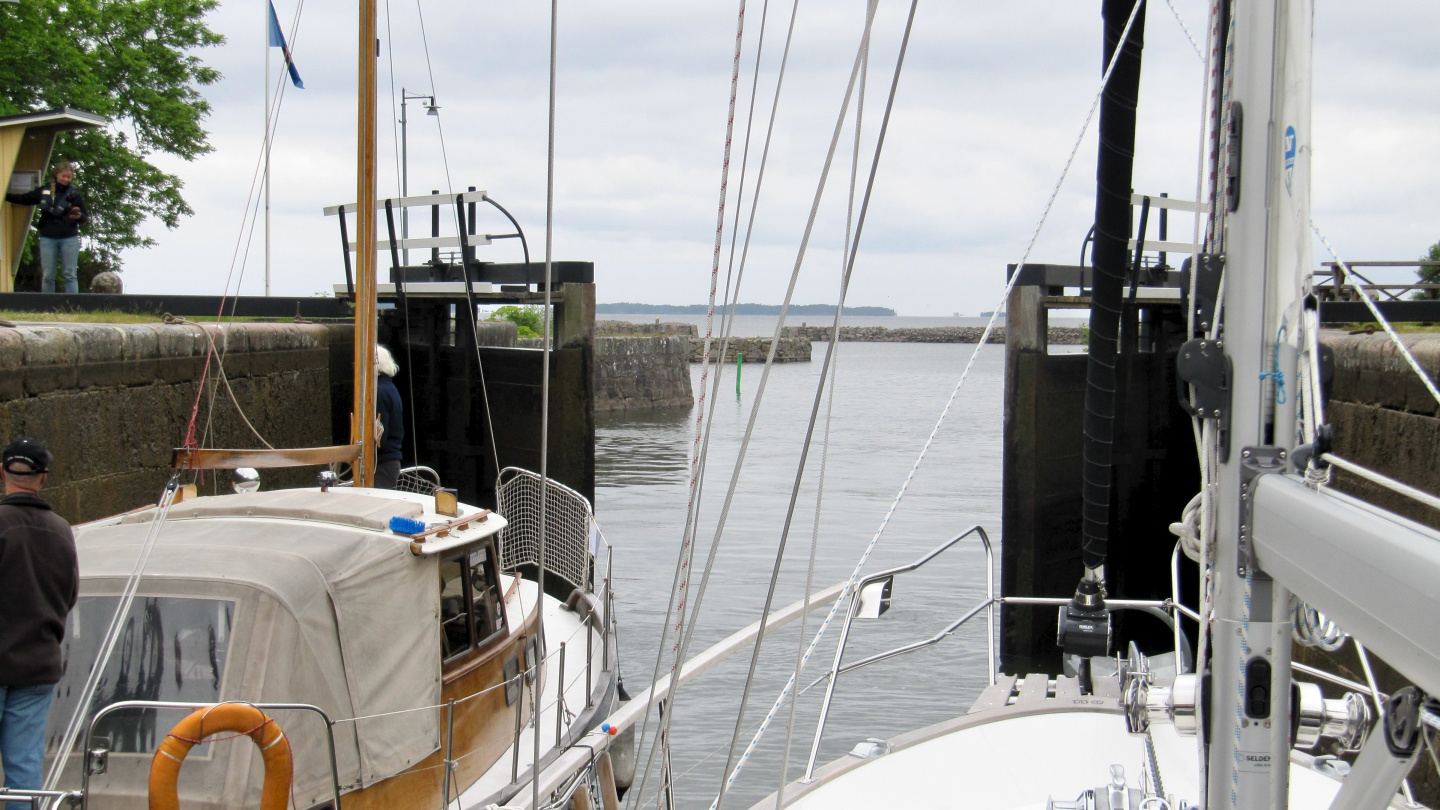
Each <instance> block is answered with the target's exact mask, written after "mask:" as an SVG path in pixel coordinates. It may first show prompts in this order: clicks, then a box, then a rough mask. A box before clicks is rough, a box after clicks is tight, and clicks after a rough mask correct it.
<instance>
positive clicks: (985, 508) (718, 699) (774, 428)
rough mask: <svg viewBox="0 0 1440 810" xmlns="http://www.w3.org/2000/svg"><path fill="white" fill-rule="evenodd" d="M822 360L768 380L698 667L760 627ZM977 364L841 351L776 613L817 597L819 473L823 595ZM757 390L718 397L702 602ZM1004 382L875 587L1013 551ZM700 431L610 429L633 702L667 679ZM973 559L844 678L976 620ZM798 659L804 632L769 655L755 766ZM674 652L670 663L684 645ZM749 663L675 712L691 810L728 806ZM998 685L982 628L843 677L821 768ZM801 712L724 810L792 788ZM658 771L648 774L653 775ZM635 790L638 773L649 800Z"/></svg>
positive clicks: (981, 399)
mask: <svg viewBox="0 0 1440 810" xmlns="http://www.w3.org/2000/svg"><path fill="white" fill-rule="evenodd" d="M876 320H889V321H891V322H894V321H896V320H910V319H894V318H890V319H876ZM965 320H970V319H965ZM952 322H953V319H952ZM771 323H772V325H773V320H771ZM772 328H773V326H772ZM737 333H743V332H742V330H737ZM824 348H825V344H824V343H817V344H816V345H815V358H816V360H815V361H814V362H811V363H799V364H790V365H777V366H775V367H774V369H773V371H772V372H771V375H770V379H769V382H768V384H767V387H766V391H765V395H764V399H763V402H762V405H761V408H760V412H759V416H758V419H757V423H756V428H755V433H754V437H753V439H752V440H751V443H750V446H749V452H748V457H747V459H746V463H745V466H744V469H743V470H742V472H741V473H740V476H739V479H738V483H737V485H736V487H735V494H734V501H733V506H732V508H731V510H730V514H729V518H728V523H727V525H726V527H725V530H724V533H723V535H722V536H721V538H720V545H719V549H718V552H717V555H716V562H715V566H714V571H713V573H712V575H711V578H710V581H709V584H708V587H707V590H706V593H705V596H704V599H703V604H702V611H701V616H700V619H699V623H698V628H697V630H696V632H695V640H694V642H693V644H692V647H691V650H690V654H691V655H694V654H696V653H698V652H700V651H701V650H703V649H705V648H706V647H708V646H710V645H711V644H713V643H714V642H716V641H718V640H720V639H722V638H724V637H725V636H727V635H729V634H730V633H732V632H734V631H735V630H737V629H739V628H741V627H743V626H745V625H746V624H748V623H750V622H753V621H755V620H756V619H757V618H758V617H759V615H760V612H761V609H762V607H763V602H764V598H765V593H766V590H767V587H768V584H769V579H770V574H771V569H772V566H773V564H774V559H775V554H776V548H777V545H778V543H779V539H780V535H781V531H782V526H783V523H784V516H785V511H786V505H787V502H788V500H789V498H790V493H791V488H792V485H793V482H794V479H795V471H796V466H797V463H798V456H799V452H800V448H801V444H802V441H803V438H804V432H805V424H806V421H807V420H808V418H809V414H810V409H811V404H812V402H813V401H814V396H815V387H816V383H817V381H818V378H819V374H820V367H821V362H820V358H821V357H822V353H823V350H824ZM973 348H974V347H973V346H971V345H964V344H956V345H945V344H875V343H845V344H842V345H841V351H840V355H839V360H838V364H839V366H838V367H839V378H838V384H837V386H836V390H835V405H834V418H833V421H832V424H831V435H830V442H829V446H828V449H826V448H824V447H823V445H822V441H821V440H822V438H823V415H824V404H823V403H822V406H821V416H822V423H821V426H820V427H818V428H817V431H816V439H815V443H814V445H813V447H812V452H811V455H810V464H809V467H808V469H807V472H806V475H805V480H804V482H803V484H802V486H801V489H800V497H799V501H798V506H797V508H796V512H795V516H794V520H793V524H792V529H791V532H790V535H789V545H788V548H787V551H786V555H785V561H784V565H783V567H782V572H781V576H780V580H779V584H778V589H777V597H776V603H775V604H776V607H777V608H778V607H779V606H782V605H786V604H789V603H791V602H793V601H795V600H797V599H798V598H799V596H800V594H801V592H802V590H803V587H804V582H805V577H806V568H807V564H808V561H809V559H810V553H811V538H812V533H813V530H814V526H815V524H816V518H815V514H816V510H815V507H816V492H817V488H816V486H815V482H816V481H817V479H818V478H819V471H820V462H821V459H822V457H823V458H824V459H825V470H826V480H825V488H824V496H823V508H822V511H821V513H820V517H819V532H818V538H819V539H818V548H817V550H816V552H815V573H814V583H815V585H814V589H815V590H818V589H819V588H821V587H824V586H827V585H830V584H832V583H835V582H838V581H841V580H843V579H845V578H847V577H848V576H849V574H850V571H851V569H852V568H853V567H854V565H855V563H856V561H857V559H858V558H859V555H860V553H861V552H862V550H863V549H864V547H865V546H866V544H867V543H868V542H869V541H870V538H871V536H872V535H873V534H874V533H875V531H876V529H877V527H879V525H880V523H881V521H882V519H883V517H884V515H885V512H886V509H887V508H888V507H889V505H890V502H891V501H892V499H893V498H894V496H895V493H896V492H897V491H898V489H899V487H900V485H901V483H902V482H903V481H904V479H905V476H906V474H907V472H908V471H909V469H910V466H911V464H912V463H913V462H914V460H915V458H916V456H917V455H918V453H919V451H920V448H921V447H922V446H923V444H924V442H925V438H926V436H927V435H928V434H929V433H930V430H931V428H932V427H933V426H934V424H935V422H936V419H937V417H938V416H939V414H940V411H941V410H942V408H943V407H944V405H945V402H946V400H947V399H948V398H949V397H950V394H951V391H952V389H953V388H954V386H955V382H956V380H957V379H958V378H959V376H960V372H961V370H962V369H963V368H964V365H965V363H966V361H967V360H968V359H969V357H970V354H971V352H972V350H973ZM761 371H762V366H761V365H759V364H755V365H747V366H746V367H745V369H744V371H743V379H742V385H741V390H740V393H739V395H738V396H737V394H736V390H735V378H734V369H733V367H732V368H729V369H726V371H725V377H724V379H723V380H722V381H721V384H720V394H719V398H718V400H719V401H718V406H717V407H716V409H715V417H714V431H713V436H712V439H711V450H710V462H709V472H708V479H707V481H706V486H705V492H704V495H703V500H702V509H701V524H700V525H701V531H700V532H699V533H698V541H699V543H700V550H699V552H698V553H697V555H696V560H697V562H696V580H695V584H692V593H693V592H694V590H695V588H696V587H697V585H698V577H699V572H700V570H702V569H703V561H704V558H705V554H706V553H707V551H708V549H709V547H710V544H711V541H712V540H713V539H714V537H715V527H716V521H717V517H718V515H719V512H720V508H721V505H722V503H723V501H724V499H725V495H726V491H727V488H728V487H729V484H730V478H731V472H732V470H733V469H734V466H735V459H736V456H737V452H738V449H739V443H740V439H741V436H742V435H743V433H744V430H745V424H746V421H747V420H748V419H749V417H750V412H751V408H752V405H753V404H754V402H755V400H756V395H757V391H758V389H759V385H760V381H761ZM692 373H693V375H694V382H695V384H696V386H697V393H698V385H699V376H700V369H699V367H692ZM712 382H713V380H712ZM1002 383H1003V355H1002V352H1001V350H1000V347H998V346H991V347H987V348H986V349H985V351H983V352H982V353H981V355H980V358H979V360H978V361H977V363H976V365H975V368H974V369H973V370H972V372H971V375H970V378H969V379H967V380H966V382H965V386H964V388H963V389H962V390H961V393H960V396H959V397H958V398H957V399H956V401H955V403H954V406H953V407H952V409H951V411H950V414H949V417H948V418H947V420H946V422H945V425H944V426H943V428H942V429H941V431H940V433H939V434H938V435H937V436H936V439H935V442H934V444H933V445H932V447H931V448H930V451H929V454H928V456H927V458H926V461H925V463H924V464H923V465H922V467H921V469H920V471H919V473H918V474H917V475H916V477H915V479H914V481H913V482H912V484H911V486H910V489H909V491H908V493H907V494H906V496H905V498H904V500H903V502H902V503H901V505H900V508H899V509H898V511H897V512H896V513H895V515H894V517H893V518H892V519H891V521H890V523H889V525H888V527H887V528H886V530H885V533H884V535H883V536H882V537H881V539H880V542H879V545H878V546H877V548H876V550H875V552H874V554H873V555H872V557H871V558H870V561H869V563H868V564H867V567H866V570H867V571H876V570H880V569H882V568H885V567H890V566H894V565H899V564H903V563H906V562H910V561H911V560H913V559H915V558H916V557H918V556H920V555H921V554H922V553H924V552H925V551H928V550H929V549H931V548H933V547H934V546H936V545H938V544H940V543H941V542H943V541H944V540H947V539H949V538H950V537H952V536H954V535H955V534H958V533H959V532H961V531H963V530H964V529H966V528H968V527H970V526H972V525H975V524H977V523H978V524H981V525H983V526H985V527H986V529H987V530H989V531H990V532H991V536H992V539H993V540H995V541H996V542H997V544H998V541H999V534H1000V456H1001V441H1000V439H1001V398H1002ZM708 404H709V403H708V402H707V407H708ZM694 425H695V414H694V413H685V412H678V413H677V412H669V413H664V414H645V415H630V416H604V417H597V430H598V439H597V448H596V450H597V452H596V512H597V515H598V517H599V519H600V522H601V526H602V527H603V529H604V531H605V534H606V537H607V538H608V539H609V540H610V542H611V543H613V544H614V546H615V578H616V584H615V588H616V592H617V597H618V600H619V610H620V613H619V619H620V628H621V653H622V667H623V672H624V674H625V678H626V681H627V687H628V688H629V691H631V692H632V693H635V692H638V691H640V689H641V688H643V687H644V686H645V685H646V684H648V683H649V682H650V680H651V675H652V672H653V670H654V667H655V662H656V650H657V644H658V641H659V638H660V632H661V625H662V624H663V622H664V616H665V611H666V605H667V602H668V598H669V594H670V585H671V582H672V581H673V578H674V573H675V565H676V558H677V555H678V552H679V545H680V540H681V536H682V527H683V526H684V521H685V504H686V499H687V485H688V469H687V465H688V458H689V453H690V448H691V443H692V440H693V431H694ZM966 543H967V544H968V545H961V546H959V547H956V548H955V549H952V550H951V552H949V553H948V554H946V555H944V556H942V557H941V558H939V559H937V560H936V561H935V562H933V563H931V564H930V565H929V566H927V567H926V568H923V569H921V570H920V571H918V572H916V573H914V574H910V575H908V576H907V577H902V578H900V579H899V580H898V581H897V583H896V587H895V592H894V597H895V599H894V603H893V607H892V609H891V610H890V612H889V613H887V614H886V615H885V616H884V617H883V618H882V619H881V620H880V621H876V622H865V623H860V624H857V627H856V629H855V630H854V631H853V632H852V639H851V643H850V645H849V646H848V648H847V654H846V660H856V659H858V658H860V657H863V656H864V655H867V654H869V653H873V652H879V651H882V650H885V649H889V648H891V647H895V646H899V645H900V644H903V643H907V642H910V641H915V640H919V639H922V638H926V637H929V636H930V635H932V634H934V633H935V632H936V631H938V630H939V629H941V628H943V627H944V626H945V625H946V624H948V623H949V622H950V621H951V620H953V619H954V618H956V617H958V616H959V615H960V614H961V613H963V612H964V611H966V610H968V609H969V608H970V607H972V606H973V605H975V604H976V603H977V602H979V601H980V600H981V599H982V598H983V594H984V581H985V577H984V571H985V566H984V559H985V558H984V554H983V552H982V551H981V549H980V547H979V545H978V543H972V542H971V541H968V540H967V541H966ZM997 560H998V556H997ZM824 615H825V613H824V611H819V612H816V613H812V614H811V617H812V618H811V620H810V623H809V625H808V629H807V631H806V642H807V643H808V640H809V638H810V636H812V635H813V633H814V631H815V629H816V627H817V625H818V623H819V621H820V620H821V619H822V618H823V616H824ZM838 629H839V623H838V621H837V622H836V623H835V625H833V629H832V631H831V632H829V633H827V640H826V642H825V643H824V644H823V645H822V647H821V648H820V650H819V651H818V652H817V654H816V656H815V658H814V660H812V663H811V664H810V665H809V666H807V668H806V670H805V674H804V675H803V676H802V678H801V681H800V683H801V685H802V686H803V685H808V684H809V683H810V682H812V681H814V680H815V679H816V678H819V677H820V676H821V675H822V674H823V672H824V671H825V670H826V668H827V667H828V666H829V664H830V661H831V659H832V658H833V656H834V643H833V642H834V636H835V635H836V632H838ZM798 640H799V624H798V622H797V623H796V624H792V625H790V626H788V627H786V628H783V629H782V630H781V631H779V632H778V633H777V634H775V635H772V636H770V637H768V638H767V639H766V641H765V644H764V646H763V648H762V656H761V661H760V667H759V671H758V675H757V678H756V681H755V687H754V689H753V691H752V693H751V699H750V704H749V709H748V710H747V714H746V722H745V725H746V727H747V728H746V730H745V732H744V733H743V734H742V738H741V742H740V749H739V750H743V747H744V745H745V743H747V742H748V741H749V739H750V737H751V735H752V733H753V732H752V731H751V727H753V726H754V725H756V724H758V722H759V721H760V720H761V719H762V718H763V717H764V715H765V713H766V712H767V711H768V710H769V708H770V706H771V705H772V704H773V702H774V700H775V698H776V696H777V695H778V694H779V692H780V689H781V687H782V686H783V684H784V681H785V679H786V678H787V677H788V676H789V673H790V672H791V671H792V669H793V665H794V660H795V656H796V648H797V642H798ZM666 646H667V650H668V646H669V644H668V642H667V645H666ZM749 661H750V654H749V652H748V650H747V651H745V652H743V653H741V654H738V655H736V656H734V657H732V658H731V659H730V660H729V661H727V662H726V663H724V664H722V665H720V666H719V667H717V668H715V669H714V670H711V671H710V672H709V673H707V674H706V675H705V676H702V678H701V679H700V680H698V681H695V682H692V683H691V684H690V685H688V686H686V687H683V688H682V689H681V691H680V693H679V696H678V697H677V699H676V705H675V725H674V731H673V739H672V751H673V760H672V761H673V767H674V772H675V774H676V792H677V798H678V799H679V801H680V804H681V806H683V807H695V806H698V807H702V808H703V807H708V806H709V802H710V800H711V799H712V798H713V797H714V794H715V792H716V791H717V789H718V788H719V785H720V782H721V779H722V771H723V769H724V762H725V757H726V752H727V748H728V745H729V741H730V736H731V734H732V732H733V731H734V728H735V717H736V712H737V708H738V706H739V703H740V697H741V690H742V689H743V686H744V682H745V676H746V670H747V669H748V666H749ZM666 666H667V667H668V659H667V661H666ZM984 682H985V647H984V623H983V621H982V620H981V619H978V618H977V620H975V621H972V622H971V623H970V624H969V625H966V627H965V628H962V630H961V631H960V632H958V633H957V634H956V635H955V636H952V637H951V638H950V639H948V640H947V641H945V642H942V643H941V644H939V645H937V646H935V647H931V648H928V649H925V650H921V651H919V652H915V653H911V654H910V655H908V656H904V657H901V658H898V659H892V660H890V661H886V662H882V663H879V664H876V665H873V666H871V667H868V668H865V669H862V670H859V671H856V672H853V673H850V674H847V675H845V676H842V677H841V678H840V685H839V689H838V691H837V695H836V704H835V706H834V707H832V711H831V716H830V720H829V723H828V725H827V728H826V733H825V742H824V744H823V746H822V749H821V756H820V762H821V763H823V762H826V761H829V760H830V759H833V758H835V757H836V756H839V755H842V754H843V753H844V752H846V751H848V750H849V749H850V748H851V747H853V745H854V744H855V743H856V742H859V741H863V740H864V739H866V738H867V737H890V736H893V735H894V734H896V733H899V732H901V731H905V730H909V729H913V728H918V727H921V726H925V725H928V724H930V723H934V722H938V721H940V720H943V719H945V718H948V717H953V716H955V715H956V714H960V713H963V712H964V711H965V709H967V708H968V707H969V705H970V703H971V702H972V701H973V700H974V698H975V696H976V695H977V694H979V691H980V689H981V688H982V687H983V685H984ZM823 693H824V687H823V684H822V685H820V686H816V687H815V688H813V689H811V690H810V691H809V692H807V693H805V694H803V695H802V696H801V697H800V700H799V703H798V708H797V712H798V717H797V720H796V726H795V736H794V743H793V748H792V754H791V759H790V762H791V764H790V778H791V779H796V778H799V776H800V775H801V774H802V772H803V768H804V764H805V759H806V756H807V754H808V751H809V746H810V741H811V738H812V736H813V734H814V728H815V718H816V716H817V714H818V709H819V704H820V699H821V698H822V696H823ZM788 711H789V710H788V707H787V708H786V709H785V710H783V711H782V712H781V713H780V715H779V717H778V720H777V721H776V722H775V723H774V724H773V725H772V726H771V729H770V731H769V733H768V734H767V736H766V738H765V741H764V742H763V743H762V745H761V747H760V749H759V751H758V752H757V753H756V754H755V755H754V756H752V757H751V760H750V762H749V763H748V764H747V765H746V769H745V772H744V773H743V774H742V775H741V777H740V780H739V781H738V782H737V783H736V785H735V787H733V788H731V791H730V792H729V793H728V794H727V798H726V802H725V806H726V807H737V808H738V807H748V806H750V804H752V803H753V802H755V801H757V800H759V799H761V798H763V797H764V796H766V795H768V794H769V793H771V792H773V791H774V790H775V789H776V787H777V784H778V780H779V778H780V760H781V756H782V752H783V748H784V743H785V725H786V720H787V719H788ZM652 728H653V725H652ZM651 736H653V733H652V735H651ZM647 745H648V743H647ZM737 756H738V750H737ZM643 767H644V764H643V760H642V763H641V771H642V772H643ZM657 775H658V774H657ZM639 779H640V776H639V775H638V774H637V786H638V784H639ZM655 779H656V775H652V778H651V782H650V784H651V787H650V788H647V791H653V786H654V784H655Z"/></svg>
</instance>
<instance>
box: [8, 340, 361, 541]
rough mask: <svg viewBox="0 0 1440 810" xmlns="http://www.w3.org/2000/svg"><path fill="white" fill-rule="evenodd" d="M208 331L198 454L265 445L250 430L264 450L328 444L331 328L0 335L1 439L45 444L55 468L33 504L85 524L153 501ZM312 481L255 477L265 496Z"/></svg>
mask: <svg viewBox="0 0 1440 810" xmlns="http://www.w3.org/2000/svg"><path fill="white" fill-rule="evenodd" d="M212 335H213V336H214V338H215V342H216V348H217V351H223V353H224V354H223V362H220V363H216V362H214V361H212V363H211V366H210V369H209V372H208V374H207V378H208V381H207V383H206V385H205V390H204V392H203V396H201V398H200V404H199V411H198V414H197V418H196V437H197V439H199V440H200V441H201V443H202V445H204V446H210V447H234V448H255V447H263V445H262V444H261V442H260V439H259V438H258V437H257V436H256V433H258V434H259V435H260V436H263V437H264V439H265V440H266V441H268V442H269V443H270V444H271V445H273V446H275V447H310V446H323V445H328V444H331V443H332V438H331V417H330V369H329V367H330V348H331V347H330V344H331V328H330V327H326V326H322V325H316V324H269V323H240V324H233V325H226V326H221V327H217V326H215V325H213V324H203V325H202V324H175V325H168V324H18V325H15V326H10V327H0V438H3V440H4V441H5V442H7V443H8V442H9V440H10V439H11V438H13V437H15V436H21V435H27V436H33V437H35V438H37V439H40V440H41V441H43V442H45V443H46V444H47V445H48V446H49V447H50V450H51V452H52V453H54V454H55V463H54V465H53V467H52V472H51V474H50V477H49V480H48V482H47V484H46V488H45V490H44V491H43V492H42V495H43V496H44V497H45V498H46V499H47V500H49V501H50V502H51V504H52V505H53V506H54V508H55V510H56V512H57V513H58V514H60V515H61V516H62V517H64V518H66V519H67V520H70V521H71V522H84V521H87V520H94V519H96V518H100V517H105V516H107V515H112V514H116V513H118V512H123V511H126V510H129V509H134V508H137V507H139V506H143V505H146V504H151V503H154V502H155V501H156V500H157V499H158V498H159V496H160V492H161V490H162V488H163V487H164V484H165V482H166V480H168V478H169V476H170V456H171V451H172V449H173V448H175V447H179V446H180V445H181V444H182V443H183V442H184V439H185V432H186V425H187V424H188V422H189V420H190V415H191V412H192V410H193V409H194V408H195V402H196V391H197V389H198V387H199V382H198V381H199V380H200V378H201V374H202V372H203V370H204V365H205V356H206V354H207V351H208V349H209V344H210V338H211V336H212ZM345 342H347V343H348V337H347V338H345ZM227 383H228V384H227ZM232 392H233V397H232ZM236 403H238V405H239V408H238V409H237V407H236ZM242 410H243V412H244V415H245V417H246V418H248V420H249V422H250V424H251V425H253V426H254V429H253V431H252V429H251V428H250V427H247V426H246V424H245V421H244V420H243V419H241V417H240V411H242ZM314 475H315V470H314V469H312V468H299V469H296V470H267V471H264V472H263V473H262V476H263V478H264V482H265V486H266V488H270V487H272V486H286V485H291V486H293V485H307V484H309V483H311V482H313V480H314ZM189 480H190V477H188V476H187V478H186V481H187V482H188V481H189ZM200 488H201V491H202V493H205V494H208V493H209V492H211V491H216V492H228V491H230V481H229V475H228V473H223V472H222V473H220V474H219V475H214V474H207V475H206V476H205V479H204V482H203V484H202V485H201V487H200Z"/></svg>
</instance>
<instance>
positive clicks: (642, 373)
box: [595, 335, 695, 413]
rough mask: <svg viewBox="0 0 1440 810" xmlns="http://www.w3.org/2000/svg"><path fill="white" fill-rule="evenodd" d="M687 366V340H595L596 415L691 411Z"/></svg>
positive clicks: (638, 337) (659, 337)
mask: <svg viewBox="0 0 1440 810" xmlns="http://www.w3.org/2000/svg"><path fill="white" fill-rule="evenodd" d="M689 360H690V338H689V337H687V336H683V335H673V336H665V335H654V336H650V335H601V336H597V337H596V338H595V411H596V412H597V413H598V412H603V411H624V410H647V409H654V408H689V407H690V406H691V405H693V404H694V402H695V396H694V392H693V390H692V389H691V386H690V362H689Z"/></svg>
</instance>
